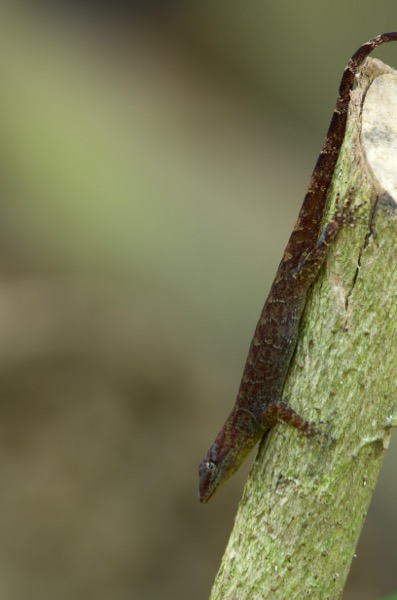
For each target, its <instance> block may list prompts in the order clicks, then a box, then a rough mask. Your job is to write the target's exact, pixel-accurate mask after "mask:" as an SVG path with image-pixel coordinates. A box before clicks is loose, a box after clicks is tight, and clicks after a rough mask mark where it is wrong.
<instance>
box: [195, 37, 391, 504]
mask: <svg viewBox="0 0 397 600" xmlns="http://www.w3.org/2000/svg"><path fill="white" fill-rule="evenodd" d="M392 41H397V32H391V33H383V34H381V35H378V36H376V37H374V38H372V39H371V40H369V41H368V42H366V43H365V44H363V45H362V46H361V47H360V48H359V49H358V50H357V51H356V52H355V53H354V54H353V56H352V57H351V58H350V60H349V62H348V64H347V66H346V68H345V70H344V72H343V76H342V80H341V83H340V87H339V95H338V98H337V101H336V107H335V110H334V113H333V115H332V119H331V123H330V125H329V129H328V132H327V136H326V138H325V141H324V144H323V147H322V150H321V153H320V155H319V157H318V159H317V162H316V165H315V167H314V170H313V173H312V176H311V179H310V183H309V187H308V190H307V193H306V196H305V198H304V201H303V204H302V208H301V210H300V212H299V216H298V220H297V222H296V224H295V227H294V229H293V231H292V234H291V236H290V238H289V241H288V243H287V247H286V249H285V251H284V254H283V257H282V260H281V262H280V265H279V267H278V270H277V273H276V277H275V279H274V282H273V284H272V286H271V288H270V292H269V295H268V297H267V300H266V302H265V305H264V307H263V310H262V313H261V315H260V318H259V321H258V324H257V326H256V329H255V332H254V336H253V339H252V342H251V345H250V349H249V352H248V357H247V360H246V364H245V367H244V371H243V375H242V379H241V383H240V387H239V391H238V394H237V399H236V402H235V405H234V407H233V409H232V411H231V413H230V415H229V416H228V418H227V419H226V421H225V423H224V425H223V427H222V429H221V430H220V431H219V433H218V435H217V437H216V439H215V441H214V442H213V444H212V446H211V447H210V449H209V450H208V452H207V455H206V456H205V458H204V460H202V462H201V463H200V465H199V469H198V470H199V493H198V495H199V500H200V502H203V503H205V502H207V501H208V500H209V499H210V498H211V497H212V496H213V494H214V493H215V492H216V491H217V490H218V488H219V487H220V486H221V485H222V484H223V483H224V482H225V481H227V480H228V479H229V477H231V476H232V475H233V473H235V472H236V470H237V469H238V468H239V466H240V465H241V463H242V462H243V461H244V459H245V458H246V457H247V455H248V454H249V453H250V452H251V450H252V449H253V448H254V446H255V445H256V444H257V442H258V441H259V440H260V439H261V438H262V437H263V436H264V435H266V434H267V433H268V432H269V430H270V429H271V428H272V427H273V426H274V425H275V424H276V423H277V422H278V421H283V422H284V423H286V424H288V425H290V426H292V427H295V428H296V429H297V430H299V431H300V432H302V433H303V434H305V435H307V436H315V437H317V436H319V435H324V436H327V434H325V433H324V432H322V431H321V430H320V429H319V427H318V424H317V423H315V422H312V421H307V420H305V419H304V418H303V417H301V416H300V415H299V414H298V413H297V412H296V411H295V410H294V409H293V408H292V407H291V406H289V404H287V403H286V402H284V401H283V400H282V392H283V387H284V383H285V380H286V377H287V373H288V369H289V365H290V362H291V359H292V356H293V353H294V351H295V346H296V343H297V339H298V333H299V324H300V320H301V316H302V313H303V310H304V307H305V303H306V298H307V294H308V291H309V289H310V287H311V285H312V284H313V283H314V281H315V279H316V277H317V275H318V273H319V271H320V268H321V266H322V264H323V263H324V261H325V259H326V256H327V253H328V246H329V244H330V243H331V241H332V240H333V239H334V238H335V236H336V235H337V233H338V231H339V230H340V229H341V227H342V226H343V225H344V224H345V223H346V222H349V218H348V217H346V211H348V210H349V207H348V204H349V202H347V206H345V209H344V210H342V208H336V210H335V213H334V215H333V217H332V218H331V220H330V221H329V222H328V223H327V224H324V223H323V221H324V219H325V211H326V206H327V196H328V191H329V188H330V184H331V181H332V177H333V174H334V171H335V167H336V163H337V160H338V157H339V153H340V149H341V147H342V144H343V140H344V136H345V132H346V123H347V115H348V108H349V102H350V94H351V91H352V90H353V87H354V83H355V80H356V76H357V73H358V69H359V68H360V66H361V65H362V63H363V62H364V60H365V59H366V58H367V56H368V55H369V54H370V53H371V52H372V51H373V50H375V49H376V48H378V47H379V46H381V45H383V44H386V43H388V42H392ZM328 437H329V436H328Z"/></svg>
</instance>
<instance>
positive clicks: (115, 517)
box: [0, 0, 397, 600]
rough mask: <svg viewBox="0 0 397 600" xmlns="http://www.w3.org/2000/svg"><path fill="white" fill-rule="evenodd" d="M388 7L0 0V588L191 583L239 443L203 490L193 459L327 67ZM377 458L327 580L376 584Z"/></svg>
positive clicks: (380, 575) (396, 578)
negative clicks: (222, 475) (340, 558)
mask: <svg viewBox="0 0 397 600" xmlns="http://www.w3.org/2000/svg"><path fill="white" fill-rule="evenodd" d="M396 28H397V5H396V3H395V1H392V0H389V1H386V0H385V1H384V2H382V3H375V2H366V1H363V0H360V1H358V0H352V1H351V2H349V3H346V2H342V1H341V0H336V1H334V2H333V3H324V2H318V1H317V2H316V1H314V0H302V1H301V2H292V1H290V2H286V1H285V0H284V1H280V2H277V3H275V2H272V3H270V2H264V1H263V0H262V1H259V0H257V1H255V0H246V1H245V2H236V1H229V2H200V3H198V2H197V3H193V2H173V3H171V2H166V0H164V1H163V2H162V3H161V2H151V3H141V4H139V3H135V4H134V3H132V4H131V5H130V7H129V8H128V9H127V8H126V7H125V5H124V4H123V3H118V2H115V3H109V7H108V8H106V5H105V4H104V5H95V3H89V2H85V3H78V2H69V3H66V2H65V3H62V2H52V3H50V2H47V3H46V2H36V1H34V2H22V1H19V2H18V1H14V2H11V1H9V2H0V69H1V96H0V97H1V100H0V103H1V104H0V105H1V110H0V131H1V143H0V152H1V155H0V156H1V166H2V168H1V199H2V201H1V203H0V232H1V236H0V250H1V253H0V256H1V258H0V260H1V288H0V304H1V310H0V330H1V335H0V337H1V340H2V343H1V345H0V353H1V354H0V358H1V360H0V373H1V377H0V392H1V393H0V398H1V400H0V449H1V452H0V464H1V469H0V473H1V490H2V492H1V494H0V514H1V519H0V574H1V576H0V597H1V598H5V599H6V598H7V599H8V598H12V599H15V600H20V599H21V600H22V599H23V600H25V599H26V598H29V599H30V600H36V599H37V600H39V599H40V600H47V599H48V600H49V599H53V598H56V599H57V600H63V599H65V600H70V598H73V599H74V600H86V599H87V598H95V599H96V600H105V599H108V598H112V600H127V599H130V598H139V599H143V600H146V599H150V600H151V599H159V600H160V599H161V600H162V599H168V598H169V599H185V598H189V599H193V600H195V599H202V598H206V597H208V594H209V591H210V587H211V583H212V581H213V578H214V575H215V573H216V571H217V569H218V567H219V562H220V558H221V556H222V552H223V549H224V547H225V544H226V541H227V538H228V535H229V533H230V531H231V528H232V525H233V516H234V514H235V511H236V506H237V503H238V499H239V497H240V495H241V491H242V486H243V483H244V480H245V478H246V476H247V472H248V468H249V465H248V464H247V465H246V466H244V468H243V469H242V470H241V472H239V473H238V474H237V475H236V476H235V477H234V478H233V479H232V480H231V481H230V482H229V483H228V485H227V487H225V488H223V489H222V490H221V491H220V492H219V495H217V496H216V497H215V498H214V499H213V500H212V501H211V502H210V503H209V504H208V505H206V506H201V505H200V504H199V502H198V501H197V465H198V463H199V461H200V460H201V459H202V457H203V456H204V454H205V452H206V451H207V448H208V446H209V445H210V443H211V442H212V440H213V438H214V436H215V434H216V433H217V431H218V429H219V428H220V426H221V425H222V422H223V420H224V419H225V417H226V416H227V414H228V411H229V410H230V408H231V406H232V404H233V403H234V400H235V395H236V392H237V387H238V384H239V380H240V377H241V373H242V369H243V365H244V361H245V357H246V353H247V351H248V347H249V343H250V340H251V336H252V333H253V329H254V327H255V325H256V321H257V319H258V317H259V313H260V310H261V308H262V305H263V302H264V300H265V297H266V294H267V291H268V289H269V286H270V284H271V281H272V277H273V276H274V273H275V269H276V267H277V264H278V262H279V260H280V258H281V255H282V251H283V248H284V246H285V243H286V241H287V238H288V235H289V233H290V231H291V229H292V227H293V224H294V221H295V218H296V215H297V212H298V210H299V207H300V204H301V202H302V199H303V196H304V193H305V190H306V186H307V183H308V180H309V176H310V173H311V170H312V168H313V166H314V163H315V161H316V158H317V155H318V153H319V150H320V148H321V143H322V141H323V138H324V135H325V132H326V130H327V127H328V123H329V120H330V117H331V112H332V109H333V106H334V102H335V99H336V95H337V89H338V85H339V80H340V77H341V75H342V71H343V68H344V66H345V64H346V62H347V60H348V58H349V57H350V55H351V54H352V53H353V51H354V50H356V48H357V47H358V46H359V45H360V44H361V43H362V42H364V41H365V40H367V39H368V38H370V37H373V36H374V35H376V34H378V33H381V32H382V31H391V30H395V29H396ZM376 56H377V57H381V58H383V59H384V60H386V61H387V62H389V64H391V65H396V66H397V45H395V46H393V45H391V46H390V47H388V48H386V49H382V50H381V51H380V52H379V53H377V54H376ZM374 402H376V398H374ZM396 462H397V444H396V442H395V440H393V442H392V444H391V448H390V449H389V451H388V453H387V456H386V460H385V465H384V469H383V472H382V475H381V478H380V481H379V486H378V488H377V490H376V493H375V497H374V501H373V503H372V506H371V510H370V513H369V515H368V518H367V521H366V524H365V528H364V532H363V535H362V537H361V540H360V543H359V546H358V549H357V558H355V559H354V563H353V568H352V572H351V574H350V577H349V581H348V585H347V589H346V592H345V596H344V597H345V598H346V599H348V600H355V599H360V600H367V599H368V600H370V599H374V598H380V597H382V595H385V594H390V593H392V592H393V591H395V590H396V589H397V574H396V573H397V571H396V562H397V554H396V550H395V536H396V532H397V513H396V510H395V497H396V493H397V481H396V477H395V472H396Z"/></svg>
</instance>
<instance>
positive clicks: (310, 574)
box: [211, 59, 397, 600]
mask: <svg viewBox="0 0 397 600" xmlns="http://www.w3.org/2000/svg"><path fill="white" fill-rule="evenodd" d="M383 84H384V85H386V87H387V89H388V90H389V91H390V86H391V89H392V90H393V89H395V94H396V96H395V97H396V102H397V73H396V72H394V71H392V70H391V69H390V68H389V67H387V66H386V65H383V63H381V62H380V61H377V60H373V59H368V60H367V62H366V63H365V65H364V67H363V68H362V70H361V73H360V76H359V77H358V80H357V86H356V89H355V90H354V92H353V93H352V97H351V102H350V107H349V120H348V125H347V132H346V136H345V141H344V145H343V148H342V151H341V155H340V157H339V161H338V165H337V168H336V170H335V174H334V179H333V182H332V186H331V188H332V189H331V192H330V196H329V214H330V215H332V212H333V211H334V210H335V205H336V204H337V203H338V202H339V203H342V204H343V203H344V202H345V201H346V200H347V199H348V198H349V197H351V195H352V194H353V195H354V205H355V207H356V208H355V212H356V215H357V218H356V222H355V225H354V226H351V227H345V228H344V229H343V230H342V231H341V232H340V233H339V234H338V236H337V239H336V241H335V242H333V243H332V245H331V246H330V250H329V255H328V258H327V260H326V264H325V266H324V268H323V269H322V272H321V274H320V277H319V278H318V280H317V281H316V283H315V285H314V286H313V288H312V290H311V291H310V293H309V298H308V302H307V305H306V308H305V312H304V315H303V318H302V322H301V328H300V337H299V340H298V344H297V348H296V351H295V355H294V358H293V361H292V363H291V367H290V370H289V375H288V378H287V381H286V385H285V388H284V399H285V400H286V401H287V402H289V403H290V404H291V406H292V407H293V408H295V409H296V410H297V411H298V412H299V413H300V414H301V415H302V416H304V417H305V418H306V419H309V420H313V421H324V423H323V426H322V427H323V429H325V430H326V431H329V433H331V434H332V436H334V438H335V441H334V442H332V443H331V444H330V445H328V446H326V447H321V446H320V445H318V444H316V442H314V441H308V440H307V439H305V438H304V437H303V436H301V435H300V434H299V433H298V432H296V431H295V430H293V429H292V428H288V427H286V426H285V425H282V424H280V425H277V427H275V428H274V429H273V431H272V432H271V433H270V435H268V436H267V437H266V439H264V440H263V441H262V442H261V444H260V447H259V452H258V456H257V458H256V461H255V463H254V466H253V468H252V471H251V473H250V476H249V480H248V482H247V485H246V487H245V490H244V495H243V498H242V500H241V503H240V506H239V509H238V514H237V517H236V521H235V526H234V530H233V532H232V534H231V537H230V540H229V543H228V546H227V549H226V552H225V555H224V557H223V561H222V564H221V567H220V570H219V573H218V575H217V577H216V580H215V584H214V587H213V589H212V593H211V598H212V599H213V600H215V599H222V600H225V599H227V600H229V599H238V600H240V599H241V600H243V599H245V598H247V599H248V598H250V599H253V598H254V599H255V598H258V599H259V598H272V599H277V598H279V599H283V600H284V599H285V598H316V599H318V598H322V599H326V598H327V599H337V598H340V597H341V595H342V592H343V587H344V584H345V581H346V578H347V575H348V573H349V569H350V565H351V562H352V559H353V557H354V552H355V548H356V545H357V542H358V538H359V535H360V531H361V528H362V526H363V523H364V520H365V516H366V514H367V511H368V507H369V504H370V501H371V497H372V494H373V491H374V488H375V485H376V480H377V477H378V474H379V471H380V468H381V465H382V461H383V458H384V454H385V450H386V449H387V446H388V443H389V439H390V432H391V428H392V427H393V426H394V425H395V422H396V414H395V413H396V392H395V378H396V372H397V351H396V350H397V207H396V204H395V203H396V202H397V194H396V190H397V181H396V178H397V170H394V171H393V169H391V171H392V173H391V174H389V179H387V176H386V177H383V179H382V176H381V175H380V174H379V175H378V170H379V168H380V167H379V166H377V161H376V157H378V158H379V154H380V152H381V151H380V150H379V149H377V148H378V146H382V139H383V140H386V139H389V138H390V136H393V133H391V132H390V131H388V130H387V128H388V125H389V124H388V123H387V122H386V121H387V118H386V121H385V119H384V118H381V119H380V121H379V120H378V121H377V120H376V114H377V113H378V107H379V110H381V108H380V107H381V105H382V103H384V101H386V100H385V98H386V97H387V93H385V92H384V90H383V88H382V85H383ZM374 86H376V87H374ZM394 86H396V87H395V88H394ZM378 88H379V89H378ZM390 93H391V94H392V95H393V93H394V92H393V91H392V92H390ZM370 99H371V101H370ZM387 103H388V106H389V105H390V104H391V102H390V101H389V100H387ZM367 105H368V106H367ZM374 114H375V117H374ZM390 119H391V120H392V121H393V120H394V122H396V123H397V114H396V113H394V116H393V115H391V116H390ZM395 135H396V136H397V133H395ZM396 140H397V137H395V138H394V148H396V147H397V141H396ZM395 152H396V151H395ZM371 153H372V154H371ZM386 155H387V151H386ZM371 156H372V158H371ZM374 157H375V159H374ZM386 162H387V160H386V159H385V160H383V159H381V160H378V164H384V163H386ZM386 170H387V169H386ZM393 173H394V179H395V180H394V184H393V181H392V179H393Z"/></svg>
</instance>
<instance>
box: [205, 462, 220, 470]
mask: <svg viewBox="0 0 397 600" xmlns="http://www.w3.org/2000/svg"><path fill="white" fill-rule="evenodd" d="M206 466H207V469H208V471H210V473H213V472H214V471H216V469H217V468H218V467H217V466H216V464H215V463H214V462H212V460H209V461H208V462H207V465H206Z"/></svg>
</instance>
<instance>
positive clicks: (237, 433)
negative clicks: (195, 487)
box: [198, 411, 259, 503]
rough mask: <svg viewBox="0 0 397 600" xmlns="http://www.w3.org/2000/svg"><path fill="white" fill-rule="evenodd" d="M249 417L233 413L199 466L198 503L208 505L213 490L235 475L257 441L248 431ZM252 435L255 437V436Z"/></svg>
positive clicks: (241, 413)
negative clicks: (206, 503)
mask: <svg viewBox="0 0 397 600" xmlns="http://www.w3.org/2000/svg"><path fill="white" fill-rule="evenodd" d="M248 420H249V421H251V417H250V415H249V414H248V419H247V412H246V411H237V412H235V413H232V415H231V416H230V417H229V419H228V420H227V421H226V423H225V425H224V426H223V428H222V429H221V430H220V432H219V433H218V436H217V438H216V440H215V441H214V443H213V444H212V446H211V448H210V449H209V450H208V452H207V454H206V456H205V458H204V460H202V461H201V463H200V464H199V468H198V472H199V493H198V496H199V500H200V502H203V503H205V502H208V500H209V499H210V498H211V496H213V494H214V493H215V492H216V490H217V489H218V488H219V487H220V486H221V485H223V484H224V483H225V481H227V480H228V479H229V477H231V476H232V475H233V473H235V472H236V471H237V469H238V468H239V466H240V465H241V463H242V462H243V461H244V459H245V458H246V456H247V455H248V454H249V453H250V452H251V450H252V448H253V447H254V446H255V444H256V442H257V441H258V437H259V434H257V433H256V430H255V428H254V427H252V426H251V427H248V426H247V425H248V423H247V421H248ZM254 432H255V433H254Z"/></svg>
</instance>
